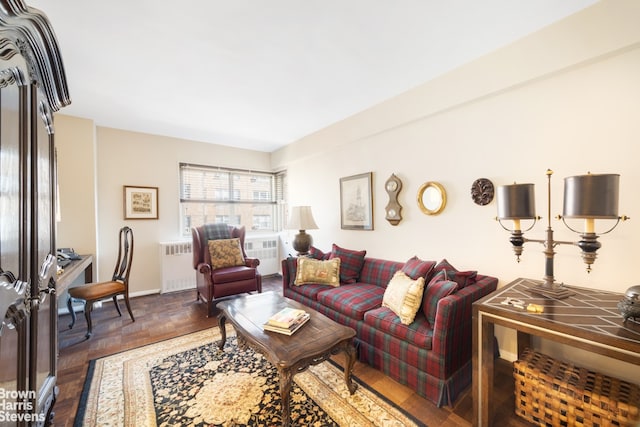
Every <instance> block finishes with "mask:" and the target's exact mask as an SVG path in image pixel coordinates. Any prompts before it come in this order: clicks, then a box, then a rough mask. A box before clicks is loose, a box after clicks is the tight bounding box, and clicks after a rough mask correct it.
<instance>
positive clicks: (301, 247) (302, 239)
mask: <svg viewBox="0 0 640 427" xmlns="http://www.w3.org/2000/svg"><path fill="white" fill-rule="evenodd" d="M312 244H313V238H312V237H311V235H310V234H307V233H306V232H305V231H304V230H300V232H299V233H298V234H296V237H294V238H293V242H292V245H293V249H295V250H296V251H297V252H298V256H303V255H307V254H309V248H310V247H311V245H312Z"/></svg>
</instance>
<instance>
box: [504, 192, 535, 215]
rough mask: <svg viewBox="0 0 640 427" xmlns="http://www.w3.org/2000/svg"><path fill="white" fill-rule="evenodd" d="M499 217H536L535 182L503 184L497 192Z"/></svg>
mask: <svg viewBox="0 0 640 427" xmlns="http://www.w3.org/2000/svg"><path fill="white" fill-rule="evenodd" d="M496 200H497V202H498V219H534V218H535V217H536V204H535V198H534V190H533V184H511V185H501V186H499V187H498V190H497V192H496Z"/></svg>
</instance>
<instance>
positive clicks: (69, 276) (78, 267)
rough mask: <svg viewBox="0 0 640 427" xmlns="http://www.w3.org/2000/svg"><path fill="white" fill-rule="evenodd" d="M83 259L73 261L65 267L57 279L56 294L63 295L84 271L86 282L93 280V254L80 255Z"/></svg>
mask: <svg viewBox="0 0 640 427" xmlns="http://www.w3.org/2000/svg"><path fill="white" fill-rule="evenodd" d="M80 257H81V259H79V260H77V261H71V263H70V264H69V265H67V266H66V267H64V272H63V273H62V274H61V275H59V276H58V277H57V279H56V294H57V295H58V296H60V295H62V294H63V293H64V291H66V290H67V288H68V287H69V286H70V285H71V284H72V283H73V282H74V281H75V280H76V279H77V278H78V277H80V275H81V274H82V273H83V272H84V283H91V282H92V281H93V255H80Z"/></svg>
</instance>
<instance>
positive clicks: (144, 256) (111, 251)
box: [56, 115, 270, 295]
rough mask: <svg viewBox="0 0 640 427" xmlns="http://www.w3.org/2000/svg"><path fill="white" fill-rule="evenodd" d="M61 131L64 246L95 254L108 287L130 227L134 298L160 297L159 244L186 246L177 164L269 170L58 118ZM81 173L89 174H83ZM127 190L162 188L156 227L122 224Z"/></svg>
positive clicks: (202, 148)
mask: <svg viewBox="0 0 640 427" xmlns="http://www.w3.org/2000/svg"><path fill="white" fill-rule="evenodd" d="M56 125H57V129H56V141H57V144H58V153H59V154H58V157H59V164H58V169H59V175H60V193H61V199H62V200H61V209H62V219H63V222H62V223H60V224H59V227H58V243H59V246H60V245H67V246H73V247H75V248H76V250H78V251H79V252H83V253H94V254H96V258H97V262H96V269H97V278H98V279H99V280H107V279H109V278H110V275H111V274H112V272H113V266H114V263H115V258H116V255H117V232H118V230H119V229H120V228H121V227H123V226H124V225H128V226H130V227H132V228H133V230H134V237H135V257H134V265H133V268H132V271H131V282H130V283H131V289H130V291H131V293H132V294H133V295H141V294H146V293H153V292H157V291H158V290H159V289H160V280H161V278H160V275H161V271H160V257H159V247H158V243H159V242H163V241H174V240H184V239H185V238H184V237H183V236H181V235H180V229H179V227H180V224H179V220H180V218H179V214H180V212H179V209H178V197H179V167H178V165H179V163H180V162H187V163H196V164H211V165H219V166H224V167H231V168H248V169H254V170H269V168H270V164H269V161H270V156H269V154H267V153H260V152H256V151H248V150H241V149H236V148H230V147H225V146H220V145H215V144H207V143H202V142H194V141H187V140H181V139H175V138H168V137H162V136H156V135H148V134H142V133H135V132H127V131H122V130H118V129H111V128H105V127H99V126H98V127H94V126H93V123H92V122H91V121H89V120H82V119H77V118H73V117H68V116H64V115H58V116H56ZM94 128H95V130H94ZM94 133H95V141H96V142H95V144H94V142H93V141H94ZM94 146H95V149H94V148H93V147H94ZM63 153H64V158H63ZM94 153H95V158H96V159H97V161H96V163H95V165H94V164H93V163H92V159H93V157H94ZM79 165H85V166H86V167H84V166H83V167H82V168H80V169H79V168H78V166H79ZM89 166H91V168H90V167H89ZM94 166H95V167H94ZM125 185H132V186H147V187H158V201H159V207H158V211H159V219H158V220H128V221H125V220H124V213H123V186H125ZM94 187H95V191H94V190H93V188H94ZM81 199H82V200H81ZM85 199H86V200H85ZM94 206H95V209H94ZM89 207H91V209H89ZM96 210H97V211H96ZM96 212H97V213H96ZM89 217H90V218H91V221H89ZM94 218H95V219H94ZM92 245H93V246H92ZM93 248H95V249H93Z"/></svg>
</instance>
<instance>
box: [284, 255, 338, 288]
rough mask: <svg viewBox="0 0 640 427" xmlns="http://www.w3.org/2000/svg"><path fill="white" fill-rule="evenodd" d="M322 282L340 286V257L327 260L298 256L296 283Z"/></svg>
mask: <svg viewBox="0 0 640 427" xmlns="http://www.w3.org/2000/svg"><path fill="white" fill-rule="evenodd" d="M311 283H320V284H325V285H330V286H333V287H337V286H340V258H334V259H330V260H326V261H322V260H317V259H313V258H307V257H300V258H298V271H297V272H296V280H295V282H293V284H294V285H297V286H300V285H306V284H311Z"/></svg>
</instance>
